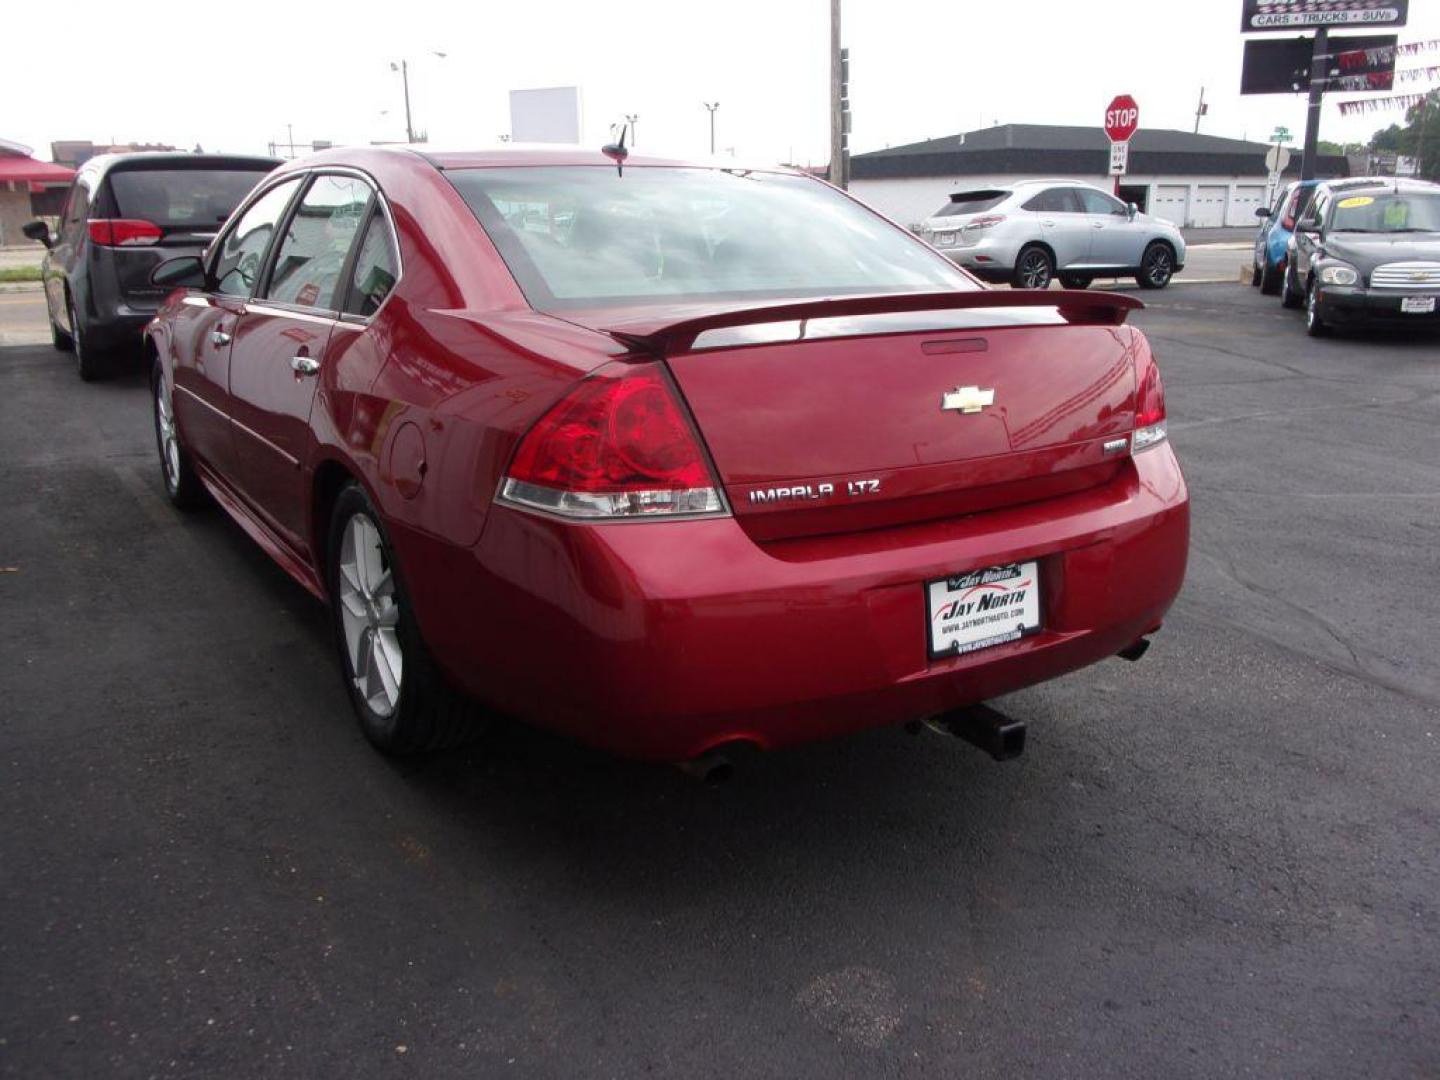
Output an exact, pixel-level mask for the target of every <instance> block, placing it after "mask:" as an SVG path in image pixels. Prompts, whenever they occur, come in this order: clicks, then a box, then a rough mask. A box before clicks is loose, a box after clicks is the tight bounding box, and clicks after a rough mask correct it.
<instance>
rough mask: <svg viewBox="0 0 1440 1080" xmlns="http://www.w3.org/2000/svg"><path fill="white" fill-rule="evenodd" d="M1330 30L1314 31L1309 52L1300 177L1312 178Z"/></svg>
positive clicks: (1318, 139) (1326, 73)
mask: <svg viewBox="0 0 1440 1080" xmlns="http://www.w3.org/2000/svg"><path fill="white" fill-rule="evenodd" d="M1329 44H1330V32H1329V31H1328V30H1326V29H1325V27H1323V26H1322V27H1320V29H1318V30H1316V31H1315V46H1314V48H1313V49H1312V50H1311V52H1310V106H1309V111H1308V112H1307V114H1306V116H1305V150H1304V154H1303V156H1302V157H1301V158H1300V179H1301V180H1314V179H1315V170H1316V160H1315V158H1316V152H1317V151H1318V150H1319V148H1320V104H1321V101H1322V100H1323V99H1324V96H1325V84H1326V83H1327V82H1328V81H1329V78H1330V56H1329Z"/></svg>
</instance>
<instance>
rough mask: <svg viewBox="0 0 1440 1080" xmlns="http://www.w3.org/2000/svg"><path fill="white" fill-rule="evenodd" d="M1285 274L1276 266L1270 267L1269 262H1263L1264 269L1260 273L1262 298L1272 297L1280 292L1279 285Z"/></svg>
mask: <svg viewBox="0 0 1440 1080" xmlns="http://www.w3.org/2000/svg"><path fill="white" fill-rule="evenodd" d="M1284 277H1285V272H1284V271H1283V270H1281V269H1280V267H1278V266H1271V265H1270V260H1269V259H1266V260H1265V269H1264V270H1262V271H1261V272H1260V293H1261V295H1263V296H1274V295H1275V294H1276V293H1278V292H1279V291H1280V284H1281V282H1282V281H1283V280H1284Z"/></svg>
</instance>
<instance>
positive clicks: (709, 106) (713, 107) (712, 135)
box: [700, 101, 720, 157]
mask: <svg viewBox="0 0 1440 1080" xmlns="http://www.w3.org/2000/svg"><path fill="white" fill-rule="evenodd" d="M700 104H701V105H704V106H705V108H707V109H708V110H710V156H711V157H714V156H715V110H716V109H718V108H720V103H719V102H718V101H717V102H714V103H713V104H712V103H711V102H708V101H702V102H701V103H700Z"/></svg>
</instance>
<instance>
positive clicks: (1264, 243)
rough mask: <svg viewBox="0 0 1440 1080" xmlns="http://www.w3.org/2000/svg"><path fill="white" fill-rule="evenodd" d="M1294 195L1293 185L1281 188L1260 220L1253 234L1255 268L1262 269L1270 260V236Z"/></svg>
mask: <svg viewBox="0 0 1440 1080" xmlns="http://www.w3.org/2000/svg"><path fill="white" fill-rule="evenodd" d="M1294 193H1295V185H1294V184H1287V185H1286V186H1285V187H1283V188H1281V189H1280V194H1279V195H1278V196H1277V197H1276V199H1275V202H1274V205H1272V206H1271V207H1270V212H1269V213H1268V214H1267V215H1266V216H1265V217H1263V218H1261V219H1260V227H1259V228H1258V229H1257V230H1256V232H1255V265H1256V266H1262V267H1263V266H1264V265H1265V263H1266V261H1267V260H1268V259H1269V258H1270V253H1269V249H1270V234H1271V233H1272V232H1274V231H1275V228H1276V226H1277V225H1279V223H1280V218H1281V215H1283V214H1284V213H1285V206H1286V204H1287V203H1289V201H1290V197H1291V196H1292V195H1293V194H1294Z"/></svg>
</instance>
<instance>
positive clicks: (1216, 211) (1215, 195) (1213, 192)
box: [1190, 184, 1230, 229]
mask: <svg viewBox="0 0 1440 1080" xmlns="http://www.w3.org/2000/svg"><path fill="white" fill-rule="evenodd" d="M1229 195H1230V188H1229V185H1227V184H1201V185H1200V186H1199V187H1197V188H1196V189H1195V202H1194V204H1193V205H1192V206H1191V207H1190V224H1191V225H1193V226H1194V227H1195V228H1197V229H1218V228H1219V227H1220V226H1222V225H1224V224H1225V203H1226V202H1227V201H1228V198H1229Z"/></svg>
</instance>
